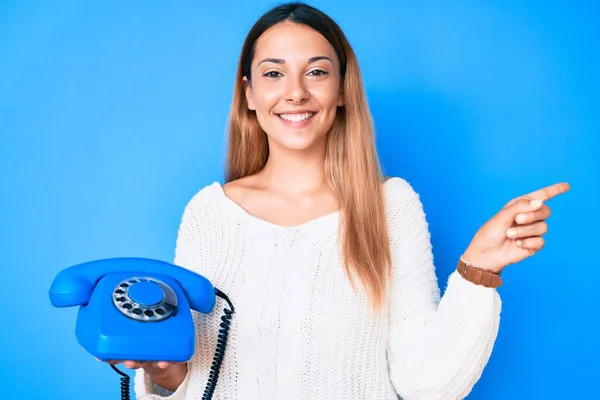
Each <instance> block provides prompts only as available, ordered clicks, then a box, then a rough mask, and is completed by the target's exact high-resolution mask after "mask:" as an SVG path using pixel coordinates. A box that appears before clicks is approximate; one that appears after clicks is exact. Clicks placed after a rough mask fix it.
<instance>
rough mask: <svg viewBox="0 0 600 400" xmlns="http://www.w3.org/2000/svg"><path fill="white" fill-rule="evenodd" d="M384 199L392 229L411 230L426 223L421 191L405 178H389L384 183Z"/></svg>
mask: <svg viewBox="0 0 600 400" xmlns="http://www.w3.org/2000/svg"><path fill="white" fill-rule="evenodd" d="M384 199H385V208H386V215H387V218H388V222H389V224H390V228H391V229H392V231H406V232H408V231H410V230H411V229H413V228H414V229H420V228H419V227H422V226H425V225H426V218H425V211H424V208H423V204H422V202H421V197H420V195H419V193H418V192H417V191H416V190H415V189H414V188H413V186H412V185H411V184H410V183H409V182H408V181H407V180H406V179H403V178H399V177H393V178H389V179H388V180H386V181H385V183H384Z"/></svg>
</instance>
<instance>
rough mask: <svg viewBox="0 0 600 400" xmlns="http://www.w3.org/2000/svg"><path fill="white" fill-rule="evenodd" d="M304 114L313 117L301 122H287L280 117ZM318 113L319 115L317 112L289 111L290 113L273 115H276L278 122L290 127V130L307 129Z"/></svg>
mask: <svg viewBox="0 0 600 400" xmlns="http://www.w3.org/2000/svg"><path fill="white" fill-rule="evenodd" d="M306 113H312V114H313V115H312V116H311V117H310V118H308V119H305V120H302V121H288V120H287V119H283V118H281V117H280V115H281V114H306ZM318 113H319V112H318V111H314V110H290V111H284V112H280V113H275V115H277V119H278V120H280V121H281V122H282V123H283V124H284V125H285V126H287V127H290V128H295V129H299V128H305V127H307V126H308V125H309V124H310V123H311V122H312V121H313V119H314V118H315V115H317V114H318Z"/></svg>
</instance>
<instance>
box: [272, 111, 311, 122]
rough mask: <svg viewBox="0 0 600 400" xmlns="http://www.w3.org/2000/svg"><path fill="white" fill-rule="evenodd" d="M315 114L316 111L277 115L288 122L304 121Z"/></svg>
mask: <svg viewBox="0 0 600 400" xmlns="http://www.w3.org/2000/svg"><path fill="white" fill-rule="evenodd" d="M316 114H317V113H316V112H306V113H302V114H277V116H278V117H279V118H281V119H283V120H285V121H289V122H302V121H306V120H307V119H311V118H312V117H314V116H315V115H316Z"/></svg>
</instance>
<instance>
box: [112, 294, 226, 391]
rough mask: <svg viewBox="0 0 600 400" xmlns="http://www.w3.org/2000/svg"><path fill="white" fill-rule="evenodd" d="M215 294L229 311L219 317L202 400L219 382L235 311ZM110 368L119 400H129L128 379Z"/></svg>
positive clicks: (127, 376)
mask: <svg viewBox="0 0 600 400" xmlns="http://www.w3.org/2000/svg"><path fill="white" fill-rule="evenodd" d="M215 294H216V295H217V296H218V297H220V298H222V299H223V300H225V301H226V302H227V304H228V305H229V307H230V308H231V310H229V309H227V308H224V309H223V313H224V315H223V316H222V317H221V323H220V324H219V327H220V328H221V329H219V334H218V336H217V349H216V350H215V355H214V357H213V362H212V365H211V367H210V374H209V375H208V383H207V384H206V388H205V389H204V395H203V396H202V400H211V399H212V396H213V393H214V392H215V388H216V387H217V381H218V380H219V372H221V364H222V363H223V357H224V356H225V348H226V346H227V335H228V334H229V328H230V326H231V319H232V318H233V313H234V312H235V309H234V308H233V304H232V303H231V301H230V300H229V297H227V295H226V294H225V293H223V292H221V291H220V290H219V289H217V288H215ZM110 367H111V368H112V369H113V370H115V371H116V372H117V373H118V374H119V375H121V400H130V399H131V397H130V394H129V386H130V379H131V378H130V377H129V375H127V374H126V373H124V372H122V371H121V370H119V369H118V368H117V367H115V366H114V365H112V364H110Z"/></svg>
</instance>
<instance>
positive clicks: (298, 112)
mask: <svg viewBox="0 0 600 400" xmlns="http://www.w3.org/2000/svg"><path fill="white" fill-rule="evenodd" d="M306 113H315V114H316V113H317V112H316V111H315V110H308V109H304V110H290V111H281V112H277V113H275V114H277V115H281V114H306Z"/></svg>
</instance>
